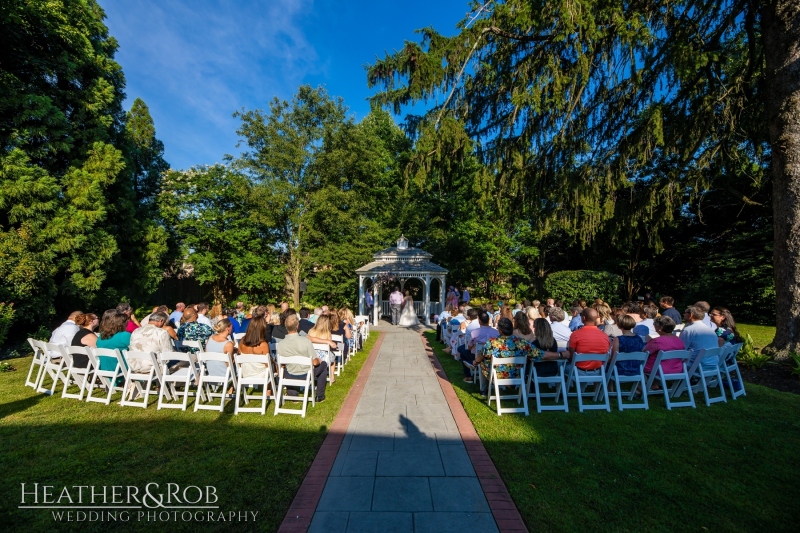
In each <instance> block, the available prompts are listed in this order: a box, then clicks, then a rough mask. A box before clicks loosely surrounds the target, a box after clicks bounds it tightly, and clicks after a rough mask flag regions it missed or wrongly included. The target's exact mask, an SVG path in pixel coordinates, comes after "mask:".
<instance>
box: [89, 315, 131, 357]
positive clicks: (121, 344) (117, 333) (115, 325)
mask: <svg viewBox="0 0 800 533" xmlns="http://www.w3.org/2000/svg"><path fill="white" fill-rule="evenodd" d="M127 324H128V315H126V314H125V313H120V312H118V311H117V310H116V309H109V310H108V311H106V312H105V313H103V318H102V320H101V321H100V327H99V328H97V347H98V348H109V349H111V350H113V349H115V348H116V349H117V350H119V351H120V353H121V352H122V350H127V349H128V346H130V344H131V334H130V333H128V332H127V331H125V326H126V325H127ZM99 360H100V370H114V368H115V367H116V366H117V362H116V361H115V360H114V359H112V358H111V357H106V356H102V355H101V356H99ZM122 360H123V362H125V367H126V368H127V366H128V363H127V361H125V358H124V357H123V359H122Z"/></svg>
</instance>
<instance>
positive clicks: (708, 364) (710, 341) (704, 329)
mask: <svg viewBox="0 0 800 533" xmlns="http://www.w3.org/2000/svg"><path fill="white" fill-rule="evenodd" d="M704 314H705V313H704V312H703V310H702V309H701V308H700V307H697V306H695V305H690V306H689V307H687V308H686V311H684V314H683V318H684V320H685V321H686V322H687V323H688V324H687V326H686V327H684V328H683V331H681V336H680V339H681V341H682V342H683V345H684V347H685V349H686V350H691V352H692V359H691V361H690V364H689V366H691V364H692V363H694V360H695V359H696V358H697V356H698V355H699V354H700V350H703V349H705V350H709V349H712V348H718V347H719V340H718V338H717V334H716V333H715V332H714V330H713V329H711V328H710V327H708V326H706V325H705V324H704V323H703V315H704ZM701 364H702V365H703V368H705V369H709V370H710V369H713V368H714V367H716V366H717V365H718V364H719V360H718V357H717V356H715V355H710V356H708V357H704V358H703V361H702V363H701Z"/></svg>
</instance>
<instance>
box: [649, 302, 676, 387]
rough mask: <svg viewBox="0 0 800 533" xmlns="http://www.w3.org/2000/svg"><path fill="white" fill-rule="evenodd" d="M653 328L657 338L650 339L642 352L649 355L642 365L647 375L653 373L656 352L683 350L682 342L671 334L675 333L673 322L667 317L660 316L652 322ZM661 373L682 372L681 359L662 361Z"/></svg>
mask: <svg viewBox="0 0 800 533" xmlns="http://www.w3.org/2000/svg"><path fill="white" fill-rule="evenodd" d="M653 327H654V328H655V330H656V333H658V337H655V338H654V339H650V341H649V342H648V343H647V344H645V346H644V350H643V351H645V352H648V353H649V354H650V355H649V357H648V358H647V362H646V363H645V364H644V371H645V373H646V374H649V373H650V372H652V371H653V365H654V364H655V362H656V357H657V356H658V352H659V351H661V350H663V351H665V352H670V351H673V350H684V349H685V348H684V346H683V342H682V341H681V339H679V338H678V337H677V336H675V334H674V333H673V332H674V331H675V321H674V320H672V319H671V318H670V317H669V316H667V315H661V316H660V317H657V318H656V319H655V320H654V321H653ZM661 371H662V372H664V373H665V374H676V373H678V372H683V360H681V359H664V360H662V361H661Z"/></svg>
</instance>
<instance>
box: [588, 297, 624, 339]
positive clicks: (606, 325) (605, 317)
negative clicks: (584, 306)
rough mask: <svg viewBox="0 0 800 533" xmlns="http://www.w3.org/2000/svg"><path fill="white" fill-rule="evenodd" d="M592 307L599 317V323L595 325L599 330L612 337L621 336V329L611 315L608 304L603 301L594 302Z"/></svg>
mask: <svg viewBox="0 0 800 533" xmlns="http://www.w3.org/2000/svg"><path fill="white" fill-rule="evenodd" d="M592 308H593V309H594V310H595V311H597V318H599V319H600V324H598V326H597V328H598V329H599V330H600V331H602V332H603V333H605V334H606V335H608V336H609V337H611V338H612V339H613V338H616V337H620V336H622V330H621V329H619V327H618V326H617V324H616V322H614V316H612V314H611V308H610V307H609V306H608V304H606V303H603V302H600V303H595V304H594V305H592Z"/></svg>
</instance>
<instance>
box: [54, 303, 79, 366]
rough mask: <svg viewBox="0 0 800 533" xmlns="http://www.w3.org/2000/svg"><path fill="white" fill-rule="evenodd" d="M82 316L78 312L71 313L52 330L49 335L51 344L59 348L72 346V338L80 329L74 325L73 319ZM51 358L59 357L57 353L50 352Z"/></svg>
mask: <svg viewBox="0 0 800 533" xmlns="http://www.w3.org/2000/svg"><path fill="white" fill-rule="evenodd" d="M80 314H82V313H81V312H80V311H73V312H71V313H70V314H69V316H68V317H67V320H66V321H65V322H64V323H63V324H61V325H60V326H58V327H57V328H56V329H54V330H53V333H52V335H50V343H51V344H60V345H61V346H72V338H73V337H74V336H75V334H76V333H78V330H79V329H81V328H79V327H78V325H77V324H76V323H75V317H77V316H78V315H80ZM50 355H51V357H60V356H61V354H59V353H58V352H50Z"/></svg>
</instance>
